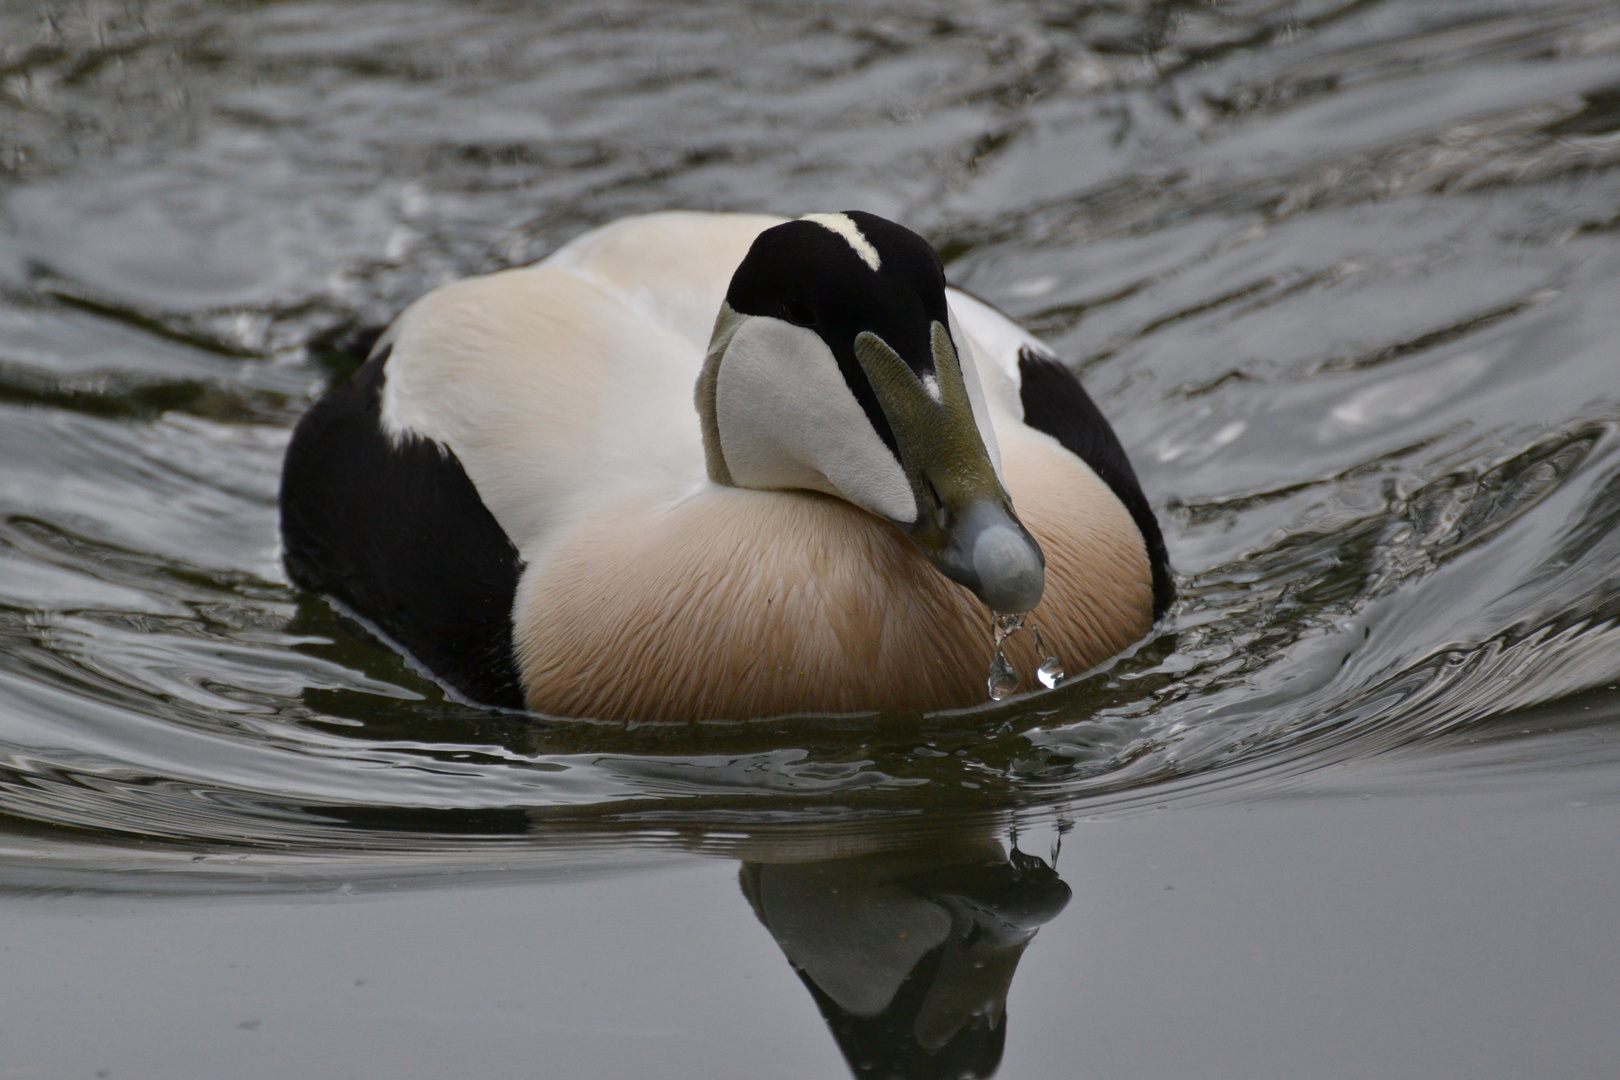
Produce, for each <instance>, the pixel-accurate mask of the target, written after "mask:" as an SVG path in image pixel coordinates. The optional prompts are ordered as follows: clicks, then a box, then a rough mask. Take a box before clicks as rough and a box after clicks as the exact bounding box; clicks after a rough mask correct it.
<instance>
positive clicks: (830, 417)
mask: <svg viewBox="0 0 1620 1080" xmlns="http://www.w3.org/2000/svg"><path fill="white" fill-rule="evenodd" d="M715 419H716V421H717V425H718V427H719V429H720V449H721V452H722V453H723V454H724V455H725V459H726V468H727V469H729V470H730V472H731V478H732V480H733V481H734V482H735V483H736V484H737V485H738V486H740V487H747V488H762V489H767V490H782V489H793V488H806V489H809V490H811V491H824V492H826V493H827V494H829V495H837V496H840V497H841V498H844V499H847V500H848V501H850V502H852V503H854V504H855V505H856V506H859V507H862V508H863V509H866V510H869V511H871V512H872V513H874V514H877V515H878V516H879V517H884V518H888V519H889V520H890V521H898V522H911V521H914V520H916V517H917V501H916V499H915V498H914V497H913V496H912V494H911V484H910V482H909V481H908V480H907V479H906V474H905V471H904V470H903V469H901V468H900V462H899V461H897V460H896V459H895V456H894V454H893V452H892V451H890V450H889V448H888V447H887V446H886V445H884V442H883V440H882V439H881V438H879V437H878V433H877V432H876V431H875V430H873V428H872V424H871V421H869V420H868V419H867V417H866V412H865V410H863V409H862V408H861V405H860V402H858V401H856V400H855V395H854V394H853V393H851V392H850V389H849V384H848V383H846V382H845V381H844V376H843V373H842V372H840V371H839V370H838V361H837V360H835V359H834V358H833V354H832V350H831V349H829V348H827V345H826V343H825V342H824V341H822V340H821V338H820V337H818V336H817V335H816V334H815V332H814V331H811V330H806V329H805V328H803V327H800V326H793V325H791V324H789V323H786V322H783V321H781V320H780V319H771V318H764V317H756V318H752V319H749V320H748V321H747V322H745V323H744V324H743V325H742V326H741V327H739V328H738V330H737V333H736V335H735V336H734V337H733V338H732V339H731V345H730V347H729V348H727V349H726V354H725V357H724V358H723V359H722V360H721V363H720V373H719V378H718V379H717V380H716V383H715Z"/></svg>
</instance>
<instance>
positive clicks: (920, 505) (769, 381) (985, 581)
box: [697, 211, 1045, 614]
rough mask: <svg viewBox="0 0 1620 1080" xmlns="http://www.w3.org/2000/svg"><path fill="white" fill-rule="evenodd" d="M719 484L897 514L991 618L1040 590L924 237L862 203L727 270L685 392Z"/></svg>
mask: <svg viewBox="0 0 1620 1080" xmlns="http://www.w3.org/2000/svg"><path fill="white" fill-rule="evenodd" d="M697 407H698V413H699V415H700V416H701V418H702V422H703V445H704V452H705V455H706V457H707V460H708V469H709V476H710V478H711V479H713V480H714V481H715V482H716V483H720V484H726V485H731V486H735V487H745V488H759V489H766V490H794V489H800V490H803V489H808V490H811V491H822V492H826V493H827V494H830V495H836V496H838V497H840V498H842V499H845V500H846V501H848V502H851V503H853V504H855V505H856V506H859V507H861V508H863V509H865V510H867V511H870V512H871V513H873V514H875V515H877V516H878V517H880V518H883V519H885V520H887V521H890V522H892V523H893V524H895V525H896V526H898V527H899V528H900V529H901V530H902V531H904V532H905V533H906V534H907V535H908V536H910V537H911V539H912V540H913V541H915V542H916V544H917V546H918V547H919V548H921V549H922V550H923V552H924V553H925V554H926V555H927V556H928V558H929V559H930V560H931V561H932V562H933V564H934V565H935V566H936V567H938V568H939V570H940V572H942V573H943V574H945V576H946V577H948V578H950V579H951V580H952V581H956V582H959V583H961V584H962V585H965V586H967V587H968V588H969V589H971V590H972V591H973V592H974V594H976V595H977V596H978V597H979V599H981V600H983V601H984V602H985V603H986V604H987V605H989V607H990V608H991V610H993V611H997V612H1002V613H1009V614H1010V613H1014V612H1025V611H1029V610H1030V609H1031V608H1033V607H1034V606H1035V605H1036V604H1037V603H1038V602H1039V601H1040V598H1041V592H1042V589H1043V588H1044V585H1045V559H1044V558H1043V557H1042V555H1041V549H1040V547H1039V546H1038V545H1037V544H1036V543H1035V540H1034V538H1033V537H1031V536H1030V535H1029V532H1028V530H1026V529H1025V528H1024V526H1023V524H1022V523H1021V522H1020V521H1019V520H1018V515H1017V514H1016V513H1015V512H1014V511H1013V505H1012V499H1011V498H1009V497H1008V495H1007V489H1006V487H1005V486H1004V485H1003V483H1002V480H1001V462H1000V455H999V453H998V451H997V448H996V437H995V432H994V430H993V429H992V428H991V426H990V421H989V417H988V416H987V415H986V410H985V401H984V393H983V391H982V389H981V388H980V385H979V376H978V372H977V371H976V370H975V369H974V366H973V358H972V354H971V353H970V352H968V351H967V350H965V349H959V348H958V345H957V342H956V341H955V339H954V338H953V336H952V333H951V319H950V314H949V311H948V309H947V307H946V302H945V271H944V267H943V266H942V265H941V263H940V260H939V256H938V255H937V254H936V253H935V252H934V249H933V248H932V247H930V246H929V244H928V242H927V241H926V240H924V239H923V238H922V237H920V236H918V235H917V234H916V233H914V232H911V231H910V230H909V229H905V228H902V227H901V226H899V225H896V224H894V223H893V222H891V221H885V220H884V219H883V218H880V217H876V216H874V215H872V214H866V213H862V212H860V211H850V212H848V213H842V214H810V215H807V216H806V217H803V218H800V219H798V220H796V221H789V222H786V223H784V224H781V225H777V226H775V227H773V228H770V229H767V230H765V231H764V232H763V233H761V234H760V235H759V237H758V239H756V240H755V241H754V245H753V247H752V248H750V249H749V252H748V255H747V257H746V258H744V259H743V261H742V264H741V265H740V266H738V267H737V271H736V273H735V274H734V275H733V276H732V279H731V286H730V288H729V289H728V290H727V293H726V301H725V303H724V304H723V305H722V306H721V309H720V317H719V319H718V320H717V321H716V323H715V330H714V338H713V340H712V342H711V343H710V346H709V353H708V357H707V359H706V361H705V363H704V367H703V374H702V376H701V377H700V378H699V380H698V386H697Z"/></svg>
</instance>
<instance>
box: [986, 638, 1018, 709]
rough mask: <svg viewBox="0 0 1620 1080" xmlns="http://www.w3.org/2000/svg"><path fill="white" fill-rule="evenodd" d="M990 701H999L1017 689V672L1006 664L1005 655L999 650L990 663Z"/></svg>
mask: <svg viewBox="0 0 1620 1080" xmlns="http://www.w3.org/2000/svg"><path fill="white" fill-rule="evenodd" d="M989 686H990V700H991V701H1000V700H1001V699H1002V698H1004V697H1006V696H1007V695H1008V694H1011V693H1012V692H1013V691H1015V690H1017V689H1018V672H1016V671H1014V670H1013V666H1012V665H1011V664H1009V663H1007V654H1006V653H1004V652H1002V651H1001V650H1000V649H997V650H996V655H995V656H994V657H993V658H992V659H991V661H990V679H989Z"/></svg>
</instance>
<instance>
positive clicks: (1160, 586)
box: [1018, 348, 1176, 619]
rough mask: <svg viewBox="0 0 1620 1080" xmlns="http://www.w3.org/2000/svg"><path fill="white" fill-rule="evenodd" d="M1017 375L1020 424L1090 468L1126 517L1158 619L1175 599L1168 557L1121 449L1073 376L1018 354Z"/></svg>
mask: <svg viewBox="0 0 1620 1080" xmlns="http://www.w3.org/2000/svg"><path fill="white" fill-rule="evenodd" d="M1018 374H1019V376H1020V382H1021V384H1022V385H1021V387H1020V389H1019V397H1020V398H1021V399H1022V401H1023V403H1024V423H1026V424H1028V425H1029V426H1030V427H1032V428H1034V429H1035V430H1037V431H1044V432H1046V434H1048V435H1050V436H1052V438H1054V439H1056V440H1057V441H1058V442H1060V443H1062V444H1063V447H1064V449H1066V450H1068V451H1069V453H1071V454H1073V455H1074V456H1075V457H1077V458H1079V459H1080V460H1081V461H1084V462H1085V463H1086V464H1087V465H1089V466H1091V471H1092V472H1094V473H1096V474H1097V476H1098V477H1099V478H1100V479H1101V480H1102V482H1103V483H1105V484H1107V485H1108V487H1109V489H1110V490H1112V491H1113V493H1114V494H1115V495H1117V496H1119V501H1120V502H1122V503H1124V504H1125V509H1126V510H1129V511H1130V514H1131V520H1132V521H1135V522H1136V527H1137V529H1138V530H1139V531H1140V532H1141V533H1142V541H1143V543H1144V544H1145V545H1146V547H1147V553H1148V562H1149V563H1151V564H1152V567H1153V617H1154V618H1155V619H1157V618H1159V617H1160V616H1162V615H1163V614H1164V613H1165V611H1166V610H1168V609H1169V607H1170V601H1172V600H1174V599H1175V596H1176V586H1175V583H1174V582H1173V581H1171V580H1170V557H1169V554H1168V553H1167V552H1166V551H1165V548H1164V534H1163V533H1161V532H1160V531H1159V522H1158V520H1157V519H1156V518H1154V516H1153V508H1152V507H1150V506H1148V501H1147V496H1146V495H1144V494H1142V485H1141V484H1140V483H1138V482H1137V479H1136V470H1135V469H1133V468H1131V462H1130V459H1129V458H1127V457H1126V456H1125V448H1124V447H1123V446H1121V445H1120V444H1119V436H1117V435H1115V434H1114V429H1113V428H1112V427H1110V426H1109V424H1108V420H1107V418H1106V417H1104V416H1103V414H1102V411H1101V410H1100V409H1098V408H1097V405H1096V403H1095V402H1093V401H1092V400H1091V395H1090V394H1087V393H1086V390H1085V387H1083V386H1081V385H1080V380H1079V379H1078V378H1076V377H1075V374H1074V372H1072V371H1070V370H1069V369H1068V368H1067V367H1065V366H1063V365H1062V364H1061V363H1059V362H1058V361H1056V360H1052V359H1050V358H1048V357H1044V356H1040V355H1037V354H1036V353H1035V352H1033V351H1031V350H1030V349H1027V348H1026V349H1022V350H1020V351H1019V353H1018Z"/></svg>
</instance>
